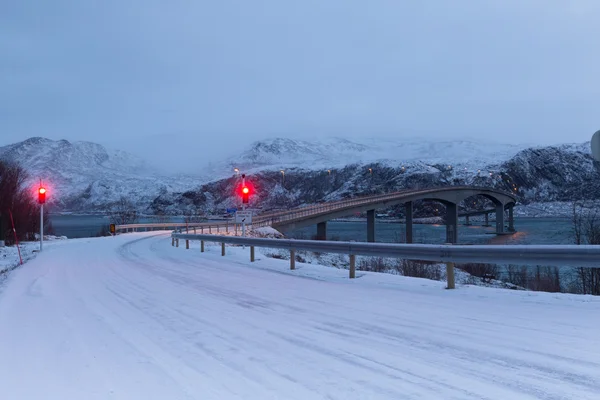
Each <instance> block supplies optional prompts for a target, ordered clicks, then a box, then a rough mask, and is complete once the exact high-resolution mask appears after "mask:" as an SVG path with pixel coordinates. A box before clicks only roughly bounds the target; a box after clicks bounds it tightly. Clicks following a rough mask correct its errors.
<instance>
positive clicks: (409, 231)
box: [404, 201, 413, 243]
mask: <svg viewBox="0 0 600 400" xmlns="http://www.w3.org/2000/svg"><path fill="white" fill-rule="evenodd" d="M404 214H405V215H406V243H412V242H413V202H412V201H407V202H406V203H404Z"/></svg>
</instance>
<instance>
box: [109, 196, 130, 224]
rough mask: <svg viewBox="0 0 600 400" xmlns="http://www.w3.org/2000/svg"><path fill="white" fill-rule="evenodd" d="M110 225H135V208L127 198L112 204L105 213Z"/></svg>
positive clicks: (123, 197)
mask: <svg viewBox="0 0 600 400" xmlns="http://www.w3.org/2000/svg"><path fill="white" fill-rule="evenodd" d="M107 214H108V217H109V220H110V223H111V224H115V225H127V224H135V223H136V222H137V221H138V214H137V211H136V209H135V206H134V205H133V203H131V201H129V199H128V198H126V197H125V196H121V198H120V199H119V200H118V201H117V202H115V204H113V206H112V207H111V209H110V210H109V211H108V212H107Z"/></svg>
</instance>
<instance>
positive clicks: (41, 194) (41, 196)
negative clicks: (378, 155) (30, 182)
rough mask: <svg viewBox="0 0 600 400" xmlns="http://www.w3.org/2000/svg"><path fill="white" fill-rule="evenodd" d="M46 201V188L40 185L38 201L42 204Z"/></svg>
mask: <svg viewBox="0 0 600 400" xmlns="http://www.w3.org/2000/svg"><path fill="white" fill-rule="evenodd" d="M45 202H46V188H44V187H43V186H40V188H39V189H38V203H40V204H44V203H45Z"/></svg>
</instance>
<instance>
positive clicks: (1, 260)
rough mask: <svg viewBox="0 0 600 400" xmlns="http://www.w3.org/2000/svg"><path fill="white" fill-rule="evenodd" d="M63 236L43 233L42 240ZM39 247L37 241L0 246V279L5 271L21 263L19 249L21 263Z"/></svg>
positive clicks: (30, 257)
mask: <svg viewBox="0 0 600 400" xmlns="http://www.w3.org/2000/svg"><path fill="white" fill-rule="evenodd" d="M65 239H66V237H65V236H53V235H48V236H46V235H44V240H46V241H55V240H65ZM39 249H40V243H39V242H23V243H20V244H19V248H17V246H5V247H0V279H2V276H3V275H5V274H6V273H7V272H10V271H11V270H13V269H15V268H16V267H18V266H19V265H20V264H21V261H20V258H19V250H20V251H21V258H22V259H23V263H25V262H27V261H29V260H31V259H33V258H34V257H35V255H36V254H37V252H38V251H39Z"/></svg>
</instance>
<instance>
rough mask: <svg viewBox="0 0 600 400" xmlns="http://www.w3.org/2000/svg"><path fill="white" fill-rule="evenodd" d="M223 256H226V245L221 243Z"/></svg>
mask: <svg viewBox="0 0 600 400" xmlns="http://www.w3.org/2000/svg"><path fill="white" fill-rule="evenodd" d="M221 255H222V256H224V255H225V243H221Z"/></svg>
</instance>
